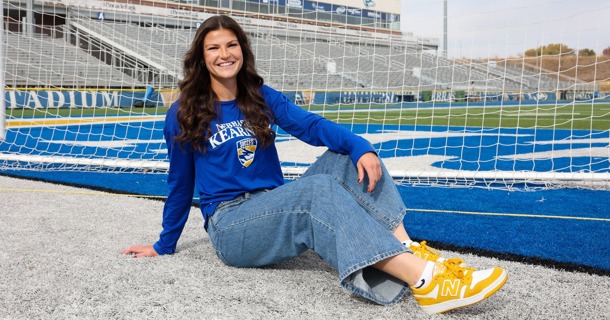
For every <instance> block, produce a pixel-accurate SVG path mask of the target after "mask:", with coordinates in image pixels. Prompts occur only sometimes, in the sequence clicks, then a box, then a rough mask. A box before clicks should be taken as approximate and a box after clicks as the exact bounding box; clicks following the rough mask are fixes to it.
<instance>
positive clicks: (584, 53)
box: [525, 43, 610, 57]
mask: <svg viewBox="0 0 610 320" xmlns="http://www.w3.org/2000/svg"><path fill="white" fill-rule="evenodd" d="M576 55H578V56H581V57H594V56H596V55H597V53H596V52H595V50H593V49H586V48H585V49H580V50H578V51H576V50H575V49H572V48H570V47H568V46H567V45H565V44H562V43H552V44H548V45H543V46H540V47H538V48H535V49H529V50H526V51H525V56H526V57H539V56H576ZM602 55H603V56H606V57H610V47H607V48H606V49H604V50H603V51H602Z"/></svg>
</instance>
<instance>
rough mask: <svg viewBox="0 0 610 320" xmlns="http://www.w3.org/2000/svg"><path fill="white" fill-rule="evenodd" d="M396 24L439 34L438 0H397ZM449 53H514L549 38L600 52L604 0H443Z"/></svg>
mask: <svg viewBox="0 0 610 320" xmlns="http://www.w3.org/2000/svg"><path fill="white" fill-rule="evenodd" d="M401 1H402V13H403V15H402V16H401V20H402V21H401V30H402V31H403V32H404V31H408V32H412V33H413V34H414V35H416V36H423V37H434V38H438V39H439V45H440V48H439V50H441V52H442V50H443V0H401ZM447 21H448V24H447V26H448V28H447V34H448V37H447V39H448V45H447V55H448V57H450V58H461V57H468V58H485V57H489V58H492V57H517V56H519V55H523V53H524V52H525V51H526V50H528V49H533V48H537V47H539V46H542V45H548V44H552V43H562V44H566V45H567V46H568V47H570V48H572V49H576V50H580V49H592V50H594V51H595V52H596V53H597V54H598V55H601V53H602V50H603V49H604V48H607V47H610V0H505V1H502V0H447Z"/></svg>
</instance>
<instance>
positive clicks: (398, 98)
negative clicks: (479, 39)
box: [4, 87, 610, 109]
mask: <svg viewBox="0 0 610 320" xmlns="http://www.w3.org/2000/svg"><path fill="white" fill-rule="evenodd" d="M284 94H285V95H286V96H287V97H288V98H289V99H290V100H292V101H293V102H295V103H296V104H298V105H310V104H314V105H338V104H359V103H363V104H366V103H373V104H386V103H390V104H393V103H404V102H407V103H408V102H446V103H460V102H469V103H486V104H494V103H555V102H557V101H562V100H566V101H572V100H583V101H591V100H595V101H610V94H608V93H599V92H567V93H563V95H562V93H555V92H530V93H507V92H504V93H502V92H465V91H450V90H444V91H434V92H433V91H420V92H400V91H313V90H307V91H284ZM177 97H178V92H177V91H176V90H162V91H154V90H153V89H152V88H151V87H149V88H147V89H141V90H102V89H90V90H87V89H85V90H44V89H22V90H20V89H16V90H11V89H8V90H6V91H5V93H4V102H5V106H6V108H7V109H19V108H30V109H33V108H35V109H41V108H43V109H44V108H81V107H84V108H93V107H133V106H137V107H139V106H143V105H146V106H149V107H161V106H166V107H167V106H169V105H171V103H172V102H174V101H175V100H176V99H177ZM558 98H559V99H558Z"/></svg>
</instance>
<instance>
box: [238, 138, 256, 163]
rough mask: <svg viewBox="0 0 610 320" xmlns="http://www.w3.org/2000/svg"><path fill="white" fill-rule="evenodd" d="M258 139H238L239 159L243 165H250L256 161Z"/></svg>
mask: <svg viewBox="0 0 610 320" xmlns="http://www.w3.org/2000/svg"><path fill="white" fill-rule="evenodd" d="M256 144H257V142H256V139H254V138H248V139H242V140H239V141H237V143H236V144H235V145H236V146H237V159H239V162H241V165H242V166H244V167H246V168H247V167H248V166H250V165H251V164H252V161H254V153H256Z"/></svg>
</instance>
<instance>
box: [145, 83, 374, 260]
mask: <svg viewBox="0 0 610 320" xmlns="http://www.w3.org/2000/svg"><path fill="white" fill-rule="evenodd" d="M261 94H262V96H263V98H264V99H265V102H266V103H267V105H268V106H269V107H270V108H271V110H272V112H273V115H274V123H273V125H277V126H279V127H280V128H282V129H283V130H284V131H286V132H288V133H289V134H291V135H293V136H295V137H297V138H298V139H300V140H302V141H304V142H306V143H308V144H311V145H314V146H326V147H328V148H329V149H331V150H333V151H336V152H338V153H342V154H349V156H350V158H351V159H352V162H353V163H354V165H355V164H356V163H357V161H358V159H360V157H361V156H362V155H363V154H365V153H367V152H375V151H374V149H373V147H372V146H371V145H370V143H369V142H368V141H366V140H365V139H363V138H361V137H359V136H357V135H355V134H354V133H352V132H351V131H350V130H348V129H346V128H344V127H343V126H340V125H338V124H336V123H334V122H332V121H329V120H327V119H325V118H324V117H321V116H319V115H316V114H313V113H310V112H307V111H305V110H303V109H301V108H299V107H298V106H296V105H295V104H294V103H292V102H291V101H290V100H288V99H287V98H286V96H284V95H283V94H282V93H281V92H278V91H276V90H274V89H272V88H270V87H268V86H263V87H262V88H261ZM218 107H219V109H220V112H219V113H218V114H219V115H218V117H216V118H215V119H214V120H213V121H212V122H211V123H210V128H211V130H212V136H211V137H210V138H209V139H208V140H207V141H206V144H207V145H206V147H207V150H206V152H205V154H204V153H201V152H196V151H194V150H193V149H192V147H191V145H190V144H189V143H185V144H184V147H183V148H181V147H180V145H179V143H178V142H176V141H175V139H174V137H175V136H176V135H177V134H178V133H179V132H180V126H179V124H178V119H177V117H176V116H177V111H178V101H176V102H174V103H173V104H172V106H171V107H170V109H169V111H168V112H167V115H166V118H165V128H164V130H163V133H164V136H165V141H166V143H167V149H168V156H169V163H170V166H169V176H168V180H167V182H168V186H169V195H168V198H167V200H166V202H165V206H164V209H163V231H162V232H161V234H160V236H159V240H158V241H157V242H156V243H155V244H154V248H155V250H156V251H157V253H159V254H168V253H173V252H174V251H175V250H176V244H177V242H178V239H179V238H180V235H181V233H182V230H183V229H184V225H185V224H186V220H187V218H188V214H189V211H190V207H191V203H192V197H193V190H194V189H195V187H196V189H197V191H198V192H199V199H200V208H201V211H202V213H203V215H204V218H205V219H206V221H207V218H208V217H209V216H211V215H212V214H214V210H215V208H216V206H217V205H218V203H220V202H222V201H226V200H231V199H234V198H235V197H237V196H238V195H241V194H243V193H246V192H250V191H253V190H257V189H272V188H276V187H278V186H280V185H282V184H283V183H284V177H283V174H282V170H281V165H280V160H279V157H278V154H277V149H276V147H275V143H274V144H271V145H270V146H268V147H266V148H263V147H262V146H261V145H259V142H258V140H257V139H256V137H255V136H253V134H252V132H251V131H250V130H247V129H246V128H244V127H243V126H242V123H243V120H244V116H243V114H242V113H241V112H240V110H239V107H238V106H237V104H236V101H222V102H219V106H218Z"/></svg>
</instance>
